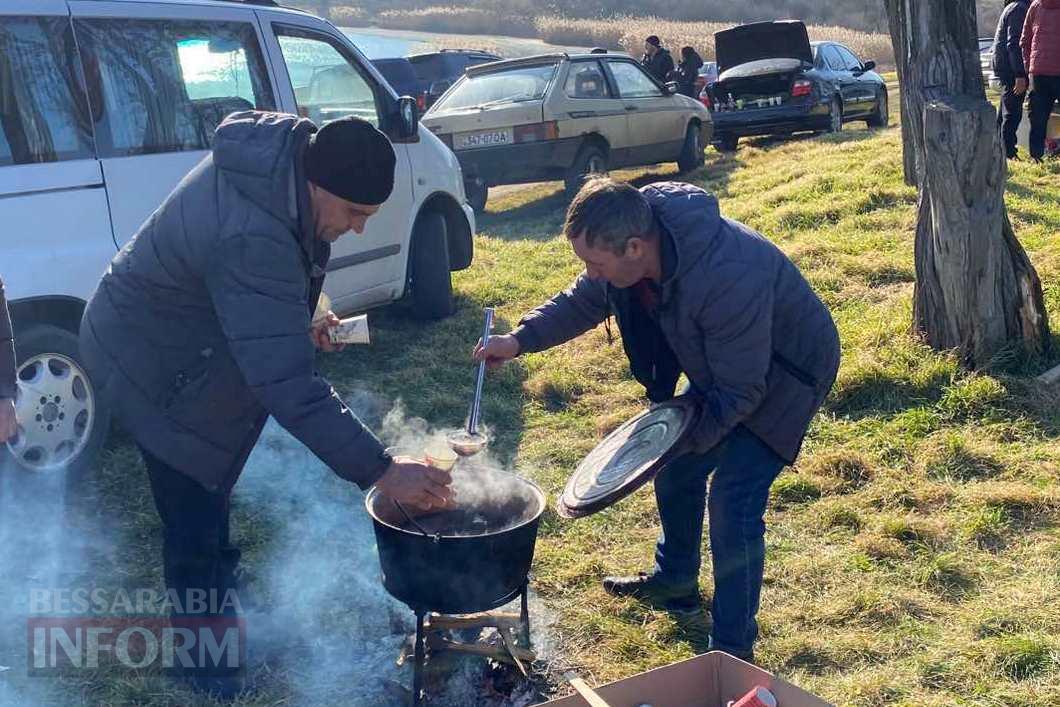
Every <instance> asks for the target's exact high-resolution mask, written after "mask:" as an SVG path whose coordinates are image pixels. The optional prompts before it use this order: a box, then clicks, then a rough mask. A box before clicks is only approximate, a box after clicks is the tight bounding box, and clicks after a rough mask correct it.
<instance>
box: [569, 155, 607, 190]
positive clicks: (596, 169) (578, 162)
mask: <svg viewBox="0 0 1060 707" xmlns="http://www.w3.org/2000/svg"><path fill="white" fill-rule="evenodd" d="M592 174H607V152H605V151H604V150H603V149H602V148H601V147H599V146H598V145H585V146H584V147H582V149H581V150H579V151H578V155H577V156H576V157H575V158H574V162H573V163H572V164H571V166H570V169H568V170H567V176H566V178H565V179H564V187H565V189H566V192H567V198H568V199H573V198H574V195H575V194H577V193H578V190H579V189H581V188H582V184H584V183H585V179H586V177H588V176H589V175H592Z"/></svg>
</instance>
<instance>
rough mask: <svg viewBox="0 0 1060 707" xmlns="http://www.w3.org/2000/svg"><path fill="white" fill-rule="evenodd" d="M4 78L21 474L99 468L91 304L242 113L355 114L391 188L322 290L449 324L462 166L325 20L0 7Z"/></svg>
mask: <svg viewBox="0 0 1060 707" xmlns="http://www.w3.org/2000/svg"><path fill="white" fill-rule="evenodd" d="M0 77H2V79H0V106H3V109H2V111H0V223H2V224H3V231H4V236H5V237H4V239H3V244H2V246H0V248H2V251H0V252H2V257H0V271H2V276H3V279H4V284H5V287H6V290H7V297H8V301H9V303H10V308H11V315H12V319H13V320H14V327H15V345H16V348H17V352H18V379H19V386H20V393H19V396H18V400H17V414H18V420H19V423H20V425H21V427H20V432H19V435H18V438H17V439H16V440H15V441H14V442H13V443H11V444H9V445H8V447H9V449H10V451H11V453H12V456H13V457H14V459H15V461H16V462H17V464H18V465H20V466H21V467H22V468H24V469H26V470H29V471H36V472H51V473H59V472H60V471H61V470H64V469H65V470H67V473H69V474H71V475H72V476H74V477H76V476H77V475H78V474H79V473H80V472H81V471H83V470H84V469H85V468H86V467H87V466H89V465H90V464H91V463H92V461H93V458H94V456H95V455H96V452H97V450H98V449H99V448H100V445H101V444H102V443H103V440H104V437H105V436H106V432H107V426H108V413H107V409H106V407H105V406H104V405H103V403H102V401H101V400H100V399H99V397H98V396H97V394H96V386H95V384H94V382H93V381H92V380H91V378H90V377H89V376H88V375H87V374H86V372H85V369H84V367H83V365H82V364H81V358H80V353H79V351H78V336H77V332H78V328H79V325H80V321H81V314H82V311H83V309H84V306H85V303H86V301H87V300H88V298H89V296H90V295H91V294H92V292H93V290H94V289H95V287H96V284H97V283H98V281H99V278H100V276H101V275H102V273H103V272H104V270H105V268H106V267H107V266H108V264H109V263H110V260H111V258H112V257H113V256H114V254H115V253H116V251H117V249H118V248H120V247H121V246H122V245H123V244H124V243H125V242H126V241H128V240H129V239H130V238H131V237H132V236H133V234H134V233H135V232H136V230H137V229H138V228H139V226H140V225H141V224H142V223H143V222H144V221H145V220H146V219H147V218H148V217H149V216H150V215H151V213H152V212H153V211H154V210H155V209H156V208H157V207H158V205H159V204H160V203H162V201H163V199H165V197H166V196H167V194H169V192H170V191H171V190H172V189H173V187H174V186H175V185H176V184H177V182H178V181H179V180H180V179H181V178H182V177H183V176H184V175H185V174H186V173H187V172H188V171H189V170H190V169H191V168H192V167H193V166H194V165H195V164H196V163H198V162H199V161H200V160H201V159H202V158H203V157H204V156H205V155H206V154H207V150H208V149H209V148H210V142H211V139H212V136H213V131H214V128H215V127H216V126H217V124H218V123H219V122H220V121H221V120H222V119H223V118H224V117H225V116H226V115H227V114H228V113H230V112H232V111H236V110H243V109H249V108H257V109H261V110H279V111H284V112H289V113H297V114H300V115H302V116H306V117H310V118H312V119H313V120H315V121H318V122H325V121H327V120H331V119H334V118H338V117H340V116H344V115H351V114H352V115H359V116H361V117H363V118H365V119H367V120H370V121H372V122H373V123H375V124H376V125H377V126H378V127H379V128H380V129H382V130H383V131H385V132H386V133H387V134H388V135H389V136H390V137H391V139H392V140H393V142H394V147H395V150H396V151H397V153H398V161H397V170H398V172H397V176H396V179H395V183H396V184H397V185H398V188H397V189H395V191H394V194H393V196H392V197H391V198H390V200H389V201H388V202H387V203H386V204H385V205H384V207H383V208H382V209H380V211H379V212H378V213H377V214H376V215H375V216H373V217H372V219H371V220H370V221H369V222H368V226H367V228H366V230H365V232H364V233H363V234H362V235H361V236H359V237H358V238H348V239H343V240H340V241H338V242H337V243H336V244H335V246H334V247H333V251H332V258H331V262H330V263H329V265H328V269H329V275H328V278H327V287H326V290H327V293H328V295H329V296H330V298H331V301H332V302H333V307H334V309H335V310H336V311H337V312H339V313H343V314H345V313H350V312H353V311H361V310H364V309H366V308H369V307H374V306H376V305H381V304H385V303H387V302H391V301H393V300H396V299H397V298H399V297H402V296H403V295H405V294H406V293H411V297H412V299H413V301H414V302H415V305H416V308H417V310H418V311H419V312H421V313H423V314H424V315H426V316H441V315H445V314H447V313H449V312H450V311H451V308H452V300H451V284H450V271H451V270H459V269H461V268H466V267H467V266H468V265H469V264H470V263H471V258H472V235H473V231H474V227H475V219H474V214H473V213H472V211H471V209H470V207H469V206H468V205H467V204H466V203H465V201H466V199H465V194H464V190H463V180H462V178H461V173H460V166H459V163H458V162H457V160H456V158H455V157H454V156H453V153H452V152H451V151H450V150H449V149H448V148H447V147H446V146H445V145H443V144H442V143H441V142H440V141H439V140H438V139H436V138H435V137H434V135H433V134H431V133H430V131H428V130H426V129H422V128H421V127H420V126H419V124H418V116H417V111H416V106H415V104H414V103H413V102H412V101H411V100H409V99H399V98H398V97H397V96H396V95H395V94H394V92H393V90H392V89H391V88H390V87H389V86H387V84H386V82H385V81H384V80H383V78H382V76H381V75H380V74H379V72H378V71H376V70H375V69H374V68H372V65H371V64H370V63H369V62H368V60H367V59H365V58H364V56H363V55H362V54H361V53H360V52H359V51H358V50H357V47H355V46H354V45H353V44H352V43H351V42H350V40H349V39H348V38H347V37H346V36H345V35H344V34H343V33H342V32H340V31H339V30H338V29H336V28H335V27H333V26H332V25H331V24H329V23H328V22H325V21H323V20H321V19H318V18H316V17H313V16H311V15H309V14H306V13H303V12H297V11H293V10H285V9H280V8H278V7H275V6H266V5H264V4H263V3H262V0H258V1H257V2H255V3H254V4H250V3H246V4H244V3H236V2H219V1H209V0H196V1H195V2H176V1H173V0H158V1H155V2H66V0H33V1H32V2H26V0H0ZM53 403H54V404H55V406H52V404H53ZM56 406H57V407H56ZM43 408H47V409H43ZM60 408H61V409H60ZM58 412H63V413H64V414H63V415H58ZM42 415H43V417H42ZM46 418H47V419H46ZM41 422H47V423H48V424H47V425H43V424H36V423H41ZM34 424H35V425H36V426H35V427H33V428H32V430H31V429H30V427H31V425H34ZM31 431H32V434H30V432H31Z"/></svg>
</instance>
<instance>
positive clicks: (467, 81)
mask: <svg viewBox="0 0 1060 707" xmlns="http://www.w3.org/2000/svg"><path fill="white" fill-rule="evenodd" d="M556 67H557V65H556V64H545V65H543V66H541V65H538V66H517V67H512V68H510V69H504V70H502V71H491V72H489V73H487V74H479V75H477V76H465V77H464V78H463V79H461V80H460V82H459V83H458V84H456V86H455V87H453V90H452V91H450V93H449V94H448V95H446V96H445V98H443V99H442V100H440V101H439V102H438V103H435V104H434V108H432V109H431V110H432V111H442V110H459V109H461V108H486V107H488V106H491V105H500V104H503V103H520V102H523V101H539V100H541V99H542V98H544V96H545V91H547V90H548V87H549V84H551V83H552V78H553V77H554V76H555V75H556Z"/></svg>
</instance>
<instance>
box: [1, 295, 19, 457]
mask: <svg viewBox="0 0 1060 707" xmlns="http://www.w3.org/2000/svg"><path fill="white" fill-rule="evenodd" d="M17 360H18V359H16V358H15V337H14V334H12V331H11V315H10V313H8V311H7V297H6V296H5V295H4V283H3V281H2V280H0V442H7V441H8V440H9V439H11V438H12V437H14V436H15V434H16V433H17V432H18V423H17V422H16V421H15V396H16V395H17V394H18V383H17V379H18V376H17V371H16V368H15V363H16V362H17Z"/></svg>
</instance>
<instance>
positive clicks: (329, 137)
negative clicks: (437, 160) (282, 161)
mask: <svg viewBox="0 0 1060 707" xmlns="http://www.w3.org/2000/svg"><path fill="white" fill-rule="evenodd" d="M396 162H397V158H396V156H395V155H394V147H393V145H391V144H390V140H389V139H388V138H387V136H386V135H384V134H383V133H381V132H379V131H378V130H376V129H375V127H374V126H373V125H372V124H371V123H369V122H368V121H367V120H362V119H361V118H354V117H352V116H351V117H348V118H341V119H339V120H333V121H332V122H330V123H327V124H326V125H324V127H322V128H320V130H318V131H316V132H315V133H313V135H312V136H311V137H310V138H309V147H307V148H306V153H305V174H306V177H308V179H309V181H311V182H313V183H314V184H316V185H317V186H318V187H321V188H322V189H326V190H328V191H329V192H331V193H332V194H334V195H335V196H337V197H339V198H342V199H345V200H346V201H352V202H354V203H355V204H367V205H370V206H376V205H379V204H382V203H383V202H384V201H386V200H387V198H388V197H389V196H390V192H392V191H393V190H394V164H395V163H396Z"/></svg>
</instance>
